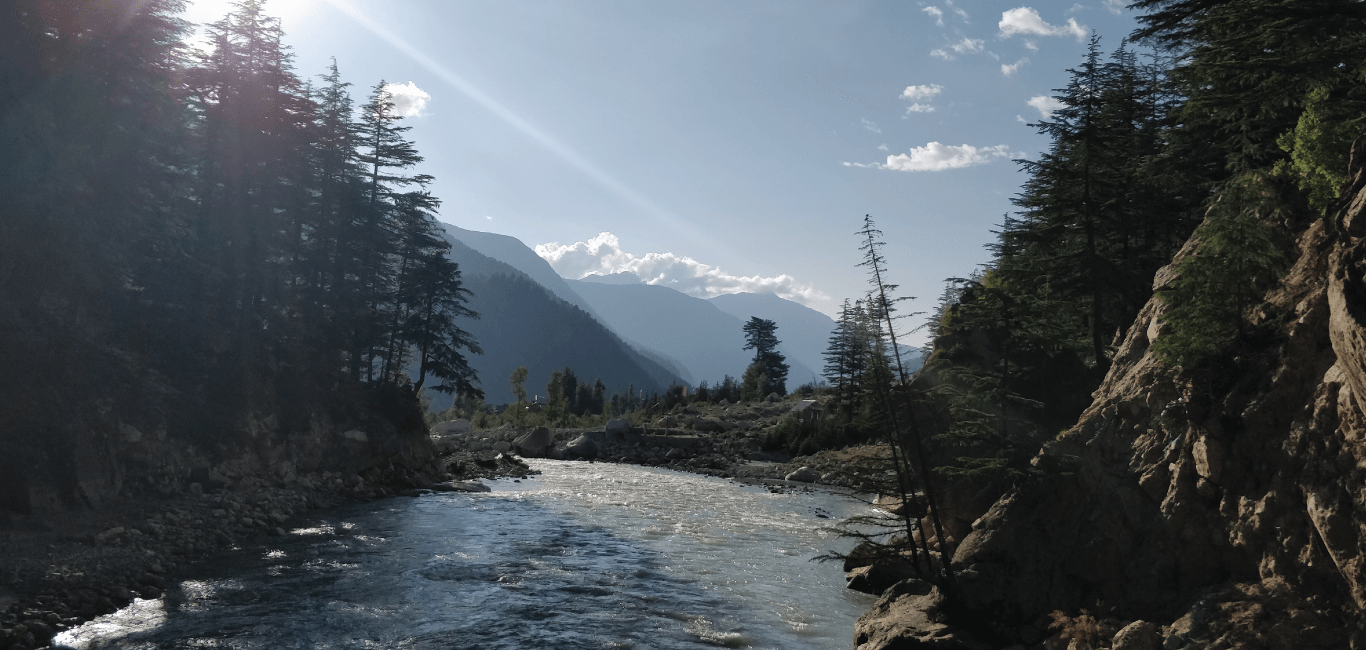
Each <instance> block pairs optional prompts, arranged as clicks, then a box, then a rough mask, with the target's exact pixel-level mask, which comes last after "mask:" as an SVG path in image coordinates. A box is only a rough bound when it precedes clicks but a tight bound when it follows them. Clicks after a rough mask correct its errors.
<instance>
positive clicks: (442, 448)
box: [432, 436, 461, 456]
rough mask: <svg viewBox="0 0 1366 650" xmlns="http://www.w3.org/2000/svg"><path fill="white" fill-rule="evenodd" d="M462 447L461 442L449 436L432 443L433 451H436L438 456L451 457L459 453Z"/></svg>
mask: <svg viewBox="0 0 1366 650" xmlns="http://www.w3.org/2000/svg"><path fill="white" fill-rule="evenodd" d="M460 447H461V444H460V440H459V439H457V438H455V437H449V436H448V437H445V438H438V439H437V440H436V442H433V443H432V451H435V452H436V455H438V456H447V455H450V454H452V453H454V452H456V451H459V449H460Z"/></svg>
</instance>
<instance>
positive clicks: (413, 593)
mask: <svg viewBox="0 0 1366 650" xmlns="http://www.w3.org/2000/svg"><path fill="white" fill-rule="evenodd" d="M530 463H531V465H532V466H533V467H534V468H536V469H539V470H541V471H542V472H543V473H542V474H540V475H536V476H533V477H531V478H528V479H525V480H522V481H520V482H515V481H513V480H511V479H503V480H499V481H493V482H491V483H490V484H491V486H492V488H493V491H492V492H486V493H474V494H470V493H437V494H432V495H426V496H423V497H420V498H394V499H386V500H382V501H377V502H373V503H367V504H354V505H349V506H344V507H340V508H336V509H332V510H328V511H325V514H320V515H315V516H313V517H312V518H311V519H309V520H308V521H307V522H306V523H305V524H304V525H303V527H301V528H298V529H295V530H293V531H291V532H290V534H289V535H286V536H284V537H279V538H273V539H272V540H271V541H270V544H269V545H268V546H266V547H263V548H260V547H258V548H253V549H240V550H234V551H230V552H226V553H224V554H222V555H219V556H216V557H214V558H213V559H210V560H208V561H207V562H206V563H204V564H201V565H198V566H197V568H196V569H195V578H194V579H192V580H186V581H183V582H181V583H180V584H179V585H177V586H175V587H173V588H171V589H168V590H167V592H166V594H165V595H164V596H163V597H162V598H160V599H156V600H137V601H135V602H134V604H132V605H130V606H129V607H127V608H125V609H123V610H121V611H119V612H117V613H115V614H111V615H108V616H104V617H101V618H99V619H96V620H94V621H91V622H90V623H87V624H85V625H83V626H81V627H79V628H76V629H73V630H69V631H67V632H65V633H63V634H62V635H60V636H59V637H58V638H57V639H54V644H59V645H62V646H66V647H72V648H82V649H84V648H92V649H93V648H138V649H141V648H315V649H320V648H442V649H458V648H469V649H476V648H477V649H480V650H486V649H491V648H509V649H511V648H556V649H559V648H566V649H569V648H642V649H643V648H705V647H718V646H719V647H732V648H774V649H793V648H849V647H851V645H852V640H853V625H854V621H856V620H857V619H858V617H859V616H860V615H861V614H862V613H863V612H864V611H866V610H867V609H868V608H869V607H870V606H871V605H872V603H873V602H874V600H875V599H874V598H873V597H872V596H867V595H865V594H860V593H856V592H853V591H849V590H847V589H845V588H844V574H843V572H842V571H841V570H840V566H839V564H838V563H820V562H812V561H810V559H811V558H812V557H814V556H816V555H819V554H821V553H823V552H826V551H828V550H832V549H834V550H840V551H848V550H849V547H850V546H851V545H852V542H851V541H849V540H844V539H839V538H837V537H835V536H834V535H832V534H830V533H827V532H823V531H821V530H819V528H820V527H821V526H825V525H829V524H832V523H834V522H836V521H838V520H839V519H841V518H843V517H847V516H850V515H854V514H863V513H865V512H866V511H867V509H868V506H866V505H863V504H861V503H859V502H856V501H853V500H851V499H849V498H847V497H843V496H839V495H835V494H829V493H824V492H802V493H788V494H773V493H770V492H769V491H768V490H767V489H765V488H762V487H756V486H745V485H737V484H735V483H732V482H729V481H726V480H723V479H716V478H711V477H707V476H698V475H694V474H686V473H681V472H675V471H671V470H664V469H658V468H649V467H638V466H633V465H610V464H602V463H583V462H577V463H576V462H562V461H548V460H532V461H530Z"/></svg>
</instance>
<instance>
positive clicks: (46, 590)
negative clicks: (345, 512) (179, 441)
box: [0, 453, 532, 650]
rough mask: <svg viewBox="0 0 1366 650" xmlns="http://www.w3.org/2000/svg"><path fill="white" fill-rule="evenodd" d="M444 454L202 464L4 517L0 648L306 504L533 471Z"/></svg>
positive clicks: (162, 583)
mask: <svg viewBox="0 0 1366 650" xmlns="http://www.w3.org/2000/svg"><path fill="white" fill-rule="evenodd" d="M445 460H446V462H447V463H448V464H450V465H458V466H460V467H461V468H462V471H461V472H459V473H458V474H423V473H419V472H416V471H413V470H411V469H403V468H398V467H394V466H389V467H385V468H379V467H375V468H371V469H369V470H366V471H365V472H362V473H360V474H343V473H338V472H317V473H311V474H302V475H296V474H290V475H288V476H287V477H286V478H285V479H272V480H270V481H267V480H263V479H260V478H253V477H245V478H241V479H238V480H236V481H235V482H229V481H227V480H225V479H222V478H221V477H218V476H216V475H212V474H209V475H206V476H205V477H202V480H203V482H199V481H187V482H184V483H183V484H181V485H179V486H178V490H179V491H178V493H176V494H175V495H173V496H165V495H162V494H152V495H143V496H130V497H125V498H123V499H119V500H116V501H110V502H107V503H106V504H104V507H102V508H101V509H100V510H98V511H68V512H56V513H48V514H46V515H43V516H41V517H37V516H30V517H24V518H16V519H13V520H12V521H10V525H9V527H8V530H4V531H2V532H0V535H3V537H2V538H0V539H2V540H3V549H4V552H3V553H2V554H0V650H11V649H16V650H17V649H28V648H43V647H47V645H48V642H49V641H50V640H51V638H52V636H53V635H54V634H56V633H58V632H60V631H62V630H65V629H68V628H71V627H74V626H76V625H79V624H81V623H83V622H85V621H88V620H91V619H93V618H95V617H96V616H100V615H103V614H108V613H111V612H114V611H116V610H117V609H118V608H120V607H123V606H125V605H127V604H128V603H129V602H131V601H132V599H133V598H134V597H139V596H140V597H143V598H155V597H157V596H160V595H161V593H162V590H164V589H165V588H166V587H167V585H168V584H170V583H171V582H172V581H174V580H176V577H177V576H180V575H184V574H187V573H188V572H189V571H190V570H191V569H190V567H191V566H192V565H193V563H194V562H195V560H196V559H198V558H203V557H205V556H207V555H209V554H211V553H216V552H219V551H221V550H225V549H229V548H233V547H237V546H245V545H247V544H251V543H255V542H256V541H259V540H262V539H265V538H267V537H269V536H278V535H284V534H285V533H286V532H287V530H288V529H289V526H290V522H291V521H292V520H293V519H295V518H296V517H297V516H299V515H301V514H303V513H305V512H307V511H309V510H313V509H317V508H325V507H330V506H334V505H337V504H340V503H343V502H347V501H367V500H374V499H381V498H386V497H403V496H418V495H421V494H424V493H427V492H432V491H485V490H487V489H488V488H487V486H484V485H483V484H482V483H480V482H479V481H478V480H477V479H479V478H497V477H525V476H526V475H527V474H529V473H531V472H532V470H530V469H529V468H528V467H527V466H526V464H525V463H523V462H521V461H520V460H519V459H517V458H515V457H513V456H511V455H499V456H495V457H493V458H490V459H487V460H483V459H476V458H474V457H473V455H472V454H468V453H452V454H450V455H448V456H447V457H446V458H445Z"/></svg>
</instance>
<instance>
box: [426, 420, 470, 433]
mask: <svg viewBox="0 0 1366 650" xmlns="http://www.w3.org/2000/svg"><path fill="white" fill-rule="evenodd" d="M469 430H470V421H469V420H465V419H460V420H449V421H447V422H438V423H436V425H435V426H433V427H432V433H465V432H467V431H469Z"/></svg>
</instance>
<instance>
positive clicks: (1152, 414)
mask: <svg viewBox="0 0 1366 650" xmlns="http://www.w3.org/2000/svg"><path fill="white" fill-rule="evenodd" d="M1360 153H1361V151H1360V150H1358V151H1354V154H1355V155H1354V156H1353V159H1354V172H1355V173H1354V176H1353V178H1354V183H1353V185H1352V186H1351V187H1350V189H1349V191H1348V192H1347V193H1346V194H1344V196H1348V197H1350V199H1349V200H1347V201H1344V205H1343V207H1342V209H1341V210H1340V211H1339V212H1338V213H1337V214H1335V215H1333V218H1332V219H1328V220H1325V219H1319V220H1317V221H1314V222H1313V223H1312V224H1309V225H1307V226H1303V227H1300V228H1294V224H1290V223H1286V224H1280V225H1281V227H1285V228H1287V230H1298V231H1299V232H1298V233H1297V236H1296V237H1295V238H1294V243H1293V249H1292V250H1290V251H1288V253H1289V255H1288V257H1289V258H1290V259H1291V260H1293V264H1292V266H1291V268H1290V270H1289V272H1288V273H1287V274H1286V275H1285V277H1284V278H1283V279H1282V280H1281V281H1280V283H1279V284H1278V285H1277V286H1276V287H1275V288H1274V289H1273V290H1271V291H1270V292H1269V293H1268V295H1267V304H1266V306H1265V307H1264V308H1262V309H1261V310H1260V311H1259V312H1258V313H1256V314H1255V315H1254V316H1253V323H1254V325H1256V326H1258V327H1259V328H1260V330H1261V331H1264V332H1268V335H1267V336H1264V337H1261V338H1259V339H1256V340H1252V341H1244V342H1243V343H1242V344H1240V348H1239V349H1237V350H1234V351H1232V352H1233V353H1232V354H1229V355H1226V358H1225V361H1223V362H1221V365H1220V367H1217V368H1213V369H1211V368H1204V369H1182V368H1172V367H1168V366H1167V365H1165V364H1163V363H1162V362H1161V361H1160V360H1159V359H1158V358H1157V357H1156V355H1155V354H1154V353H1153V352H1152V351H1151V350H1150V346H1151V344H1152V342H1153V341H1154V340H1156V339H1158V338H1159V337H1161V336H1163V335H1166V334H1167V333H1168V332H1166V329H1165V327H1164V325H1163V322H1162V319H1163V315H1164V313H1165V311H1166V309H1167V304H1166V303H1165V302H1164V301H1162V300H1160V299H1158V298H1154V299H1153V300H1151V301H1150V302H1149V303H1148V304H1147V306H1146V307H1145V308H1144V309H1143V311H1142V313H1141V314H1140V316H1139V318H1138V320H1137V322H1136V324H1135V325H1134V326H1133V327H1132V328H1131V329H1130V330H1129V332H1128V333H1127V336H1126V337H1125V339H1124V341H1123V344H1122V346H1121V347H1120V348H1119V350H1118V352H1117V354H1116V356H1115V359H1114V363H1113V366H1112V368H1111V369H1110V372H1109V374H1108V375H1107V376H1106V378H1105V380H1104V382H1103V383H1102V385H1101V386H1100V388H1099V389H1098V390H1097V391H1096V392H1095V393H1094V395H1093V396H1094V402H1093V403H1092V405H1091V406H1090V407H1089V408H1088V409H1087V410H1086V411H1085V413H1084V414H1083V415H1082V416H1081V418H1080V420H1079V421H1078V423H1077V424H1076V426H1074V427H1073V428H1071V429H1070V430H1069V431H1067V432H1066V433H1064V434H1062V435H1061V436H1059V438H1058V439H1057V440H1056V441H1053V442H1050V443H1048V444H1046V445H1045V446H1044V448H1043V450H1042V451H1041V452H1040V453H1039V456H1038V457H1037V458H1036V459H1035V461H1034V463H1035V464H1036V465H1037V466H1039V467H1041V468H1042V469H1045V470H1047V471H1046V473H1045V476H1044V477H1043V478H1041V479H1039V480H1036V481H1033V482H1030V483H1029V484H1027V485H1025V486H1023V487H1022V488H1020V489H1018V490H1016V491H1014V492H1012V493H1010V494H1008V495H1007V496H1005V497H1004V498H1002V499H1001V500H1000V501H998V502H997V503H996V504H995V505H994V506H993V507H992V509H991V510H990V511H989V512H988V513H987V514H986V515H985V516H984V517H982V518H981V519H979V520H978V521H977V522H976V523H975V524H974V526H973V531H972V532H971V533H970V534H969V535H968V536H967V537H966V538H965V539H964V540H963V543H962V544H961V546H960V547H959V549H958V551H957V553H956V555H955V559H954V563H955V565H956V566H957V567H958V570H959V583H958V586H959V588H960V590H961V593H962V595H963V597H964V600H965V601H966V602H967V604H968V605H970V606H973V607H974V608H977V609H979V611H984V612H986V613H989V614H990V615H991V617H992V618H994V619H996V620H998V621H1001V623H1002V628H1001V629H1004V630H1007V631H1008V630H1010V629H1013V628H1012V626H1017V627H1018V626H1029V625H1030V623H1031V622H1033V621H1037V620H1038V619H1039V617H1040V616H1041V615H1044V614H1047V613H1049V612H1051V611H1054V610H1063V611H1066V612H1076V611H1078V610H1081V609H1088V610H1090V611H1091V612H1093V613H1095V614H1096V615H1098V616H1109V617H1112V618H1115V619H1119V620H1121V621H1123V620H1134V619H1145V620H1148V621H1153V622H1156V623H1159V624H1161V625H1164V626H1166V627H1165V628H1164V631H1163V635H1164V637H1166V643H1167V645H1166V646H1164V647H1167V648H1181V647H1202V648H1203V647H1210V648H1222V647H1269V648H1278V647H1287V648H1289V647H1296V648H1304V647H1332V648H1346V647H1349V646H1350V647H1352V648H1356V647H1366V633H1363V631H1362V623H1361V622H1360V620H1361V618H1362V615H1363V613H1366V277H1364V276H1366V175H1364V174H1362V172H1361V161H1362V159H1363V156H1361V155H1360ZM1197 249H1198V242H1194V241H1192V242H1190V243H1188V244H1187V246H1186V248H1185V249H1183V250H1182V252H1181V253H1180V254H1178V256H1177V259H1176V261H1174V262H1173V264H1172V265H1171V266H1168V267H1166V268H1164V269H1163V270H1162V271H1161V272H1159V273H1158V276H1157V278H1156V280H1155V282H1154V285H1155V287H1161V286H1164V285H1166V284H1167V283H1168V282H1169V281H1170V280H1171V278H1172V276H1173V274H1174V273H1175V268H1176V262H1179V261H1180V259H1181V258H1182V257H1184V256H1186V255H1190V254H1194V252H1195V251H1196V250H1197Z"/></svg>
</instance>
